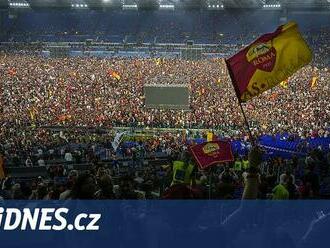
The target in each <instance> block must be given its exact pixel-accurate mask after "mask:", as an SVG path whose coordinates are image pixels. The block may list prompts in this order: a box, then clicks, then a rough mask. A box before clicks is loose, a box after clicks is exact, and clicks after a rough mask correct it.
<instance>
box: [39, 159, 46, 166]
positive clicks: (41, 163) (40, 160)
mask: <svg viewBox="0 0 330 248" xmlns="http://www.w3.org/2000/svg"><path fill="white" fill-rule="evenodd" d="M37 163H38V166H40V167H41V166H46V163H45V160H43V158H39V159H38V162H37Z"/></svg>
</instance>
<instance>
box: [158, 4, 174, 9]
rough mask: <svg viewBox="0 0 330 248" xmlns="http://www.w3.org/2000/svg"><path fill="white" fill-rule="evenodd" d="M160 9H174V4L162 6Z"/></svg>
mask: <svg viewBox="0 0 330 248" xmlns="http://www.w3.org/2000/svg"><path fill="white" fill-rule="evenodd" d="M159 8H160V9H174V4H160V5H159Z"/></svg>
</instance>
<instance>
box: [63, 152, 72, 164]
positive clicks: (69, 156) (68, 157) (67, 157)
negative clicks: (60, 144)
mask: <svg viewBox="0 0 330 248" xmlns="http://www.w3.org/2000/svg"><path fill="white" fill-rule="evenodd" d="M64 160H65V161H66V162H72V161H73V157H72V154H71V152H66V153H65V155H64Z"/></svg>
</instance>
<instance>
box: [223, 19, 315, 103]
mask: <svg viewBox="0 0 330 248" xmlns="http://www.w3.org/2000/svg"><path fill="white" fill-rule="evenodd" d="M311 60H312V52H311V50H310V48H309V47H308V45H307V44H306V42H305V41H304V39H303V37H302V36H301V34H300V32H299V30H298V26H297V24H296V23H294V22H289V23H287V24H285V25H282V26H280V27H278V28H277V30H276V31H275V32H273V33H268V34H264V35H262V36H261V37H259V38H258V39H257V40H256V41H254V42H253V43H252V44H250V45H249V46H247V47H246V48H244V49H243V50H241V51H240V52H238V53H237V54H235V55H234V56H233V57H231V58H229V59H227V60H226V64H227V67H228V70H229V73H230V76H231V79H232V81H233V85H234V87H235V91H236V94H237V96H238V98H239V100H240V101H241V102H246V101H248V100H250V99H251V98H253V97H255V96H257V95H260V94H261V93H262V92H264V91H266V90H268V89H270V88H272V87H274V86H276V85H277V84H279V83H280V82H282V81H283V80H285V79H287V78H288V77H290V76H291V75H292V74H293V73H295V72H296V71H297V70H298V69H300V68H301V67H303V66H304V65H306V64H308V63H309V62H310V61H311Z"/></svg>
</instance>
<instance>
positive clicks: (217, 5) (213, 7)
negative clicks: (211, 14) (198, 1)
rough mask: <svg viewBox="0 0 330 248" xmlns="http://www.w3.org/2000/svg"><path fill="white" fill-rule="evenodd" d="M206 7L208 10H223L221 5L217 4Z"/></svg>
mask: <svg viewBox="0 0 330 248" xmlns="http://www.w3.org/2000/svg"><path fill="white" fill-rule="evenodd" d="M207 7H208V8H209V9H215V10H216V9H223V4H221V5H220V4H219V3H217V4H210V3H209V4H208V5H207Z"/></svg>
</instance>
